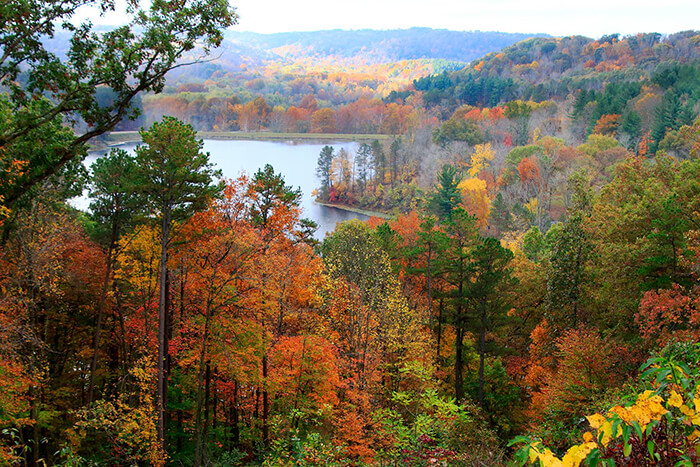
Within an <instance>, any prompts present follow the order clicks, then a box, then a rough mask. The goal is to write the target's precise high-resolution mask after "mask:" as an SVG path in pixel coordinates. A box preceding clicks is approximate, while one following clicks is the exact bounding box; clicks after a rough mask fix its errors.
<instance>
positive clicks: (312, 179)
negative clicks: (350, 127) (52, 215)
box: [73, 140, 368, 239]
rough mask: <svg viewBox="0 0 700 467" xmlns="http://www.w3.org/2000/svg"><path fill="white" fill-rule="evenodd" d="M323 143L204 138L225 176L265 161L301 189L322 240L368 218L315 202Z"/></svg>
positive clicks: (352, 146) (80, 203) (347, 145)
mask: <svg viewBox="0 0 700 467" xmlns="http://www.w3.org/2000/svg"><path fill="white" fill-rule="evenodd" d="M323 146H325V144H311V143H292V142H289V143H278V142H269V141H232V140H204V150H205V151H207V152H209V154H210V160H211V162H213V163H214V164H215V165H216V168H218V169H221V171H222V172H223V175H224V177H225V178H236V177H238V176H239V175H240V174H241V173H246V174H247V175H249V176H252V175H253V174H254V173H255V172H256V171H258V170H259V169H262V168H263V167H264V166H265V164H270V165H272V167H274V169H275V172H276V173H282V175H283V176H284V179H285V182H286V184H287V185H291V186H292V187H294V188H300V189H301V191H302V200H301V207H302V209H303V214H302V216H303V217H307V218H309V219H311V220H313V221H314V222H316V223H317V224H318V230H317V231H316V238H318V239H323V238H324V237H325V235H326V233H327V232H332V231H333V230H334V229H335V225H336V224H337V223H338V222H342V221H345V220H349V219H361V220H366V219H368V217H367V216H365V215H363V214H359V213H354V212H350V211H345V210H343V209H338V208H333V207H328V206H322V205H320V204H317V203H316V202H315V201H314V199H313V196H312V195H311V193H312V192H313V190H315V189H317V188H318V187H319V185H320V181H319V179H318V177H317V176H316V162H317V160H318V154H319V152H321V148H322V147H323ZM330 146H333V148H334V149H335V150H336V151H338V150H340V148H344V149H345V150H346V151H348V152H351V153H354V152H355V151H356V150H357V147H358V144H357V143H352V142H342V143H332V144H330ZM119 147H120V148H122V149H124V150H126V151H129V152H131V153H133V151H134V148H135V147H136V144H134V143H131V144H125V145H121V146H119ZM105 152H106V151H96V152H93V153H90V155H89V156H88V158H87V159H86V160H85V164H86V165H88V166H89V165H90V164H92V162H93V161H94V160H95V159H96V158H98V157H100V156H102V155H103V154H105ZM73 204H74V205H75V206H76V207H78V208H81V209H85V208H87V205H88V204H89V201H88V200H87V199H85V198H81V199H78V200H75V201H74V202H73Z"/></svg>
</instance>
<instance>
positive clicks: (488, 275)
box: [466, 237, 513, 407]
mask: <svg viewBox="0 0 700 467" xmlns="http://www.w3.org/2000/svg"><path fill="white" fill-rule="evenodd" d="M512 259H513V253H511V251H510V250H508V249H506V248H503V247H502V246H501V243H500V242H499V241H498V240H496V239H495V238H490V237H485V238H484V237H482V238H480V239H479V242H478V243H477V246H476V248H474V250H473V254H472V258H471V265H470V269H471V271H470V273H471V274H470V275H471V276H472V277H473V279H472V280H471V281H469V282H468V284H467V287H466V296H467V297H468V301H469V303H470V305H471V309H472V311H473V313H474V316H473V318H472V319H473V321H474V327H475V328H476V330H477V333H478V336H479V349H478V352H479V388H478V401H479V405H480V406H482V407H483V406H484V361H485V358H486V334H487V332H489V331H491V330H492V329H493V328H494V326H495V325H496V323H497V322H499V321H502V320H503V317H504V316H505V312H506V311H507V309H508V302H507V301H506V297H507V295H506V293H505V292H506V291H507V290H508V287H509V286H510V285H512V280H511V276H510V268H509V263H510V261H511V260H512Z"/></svg>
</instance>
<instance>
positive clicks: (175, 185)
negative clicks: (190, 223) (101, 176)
mask: <svg viewBox="0 0 700 467" xmlns="http://www.w3.org/2000/svg"><path fill="white" fill-rule="evenodd" d="M140 134H141V138H142V140H143V143H144V144H142V145H140V146H138V147H137V148H136V163H137V165H138V172H137V174H136V178H137V187H138V190H139V191H140V192H141V193H143V195H144V196H145V197H146V200H147V202H148V203H149V207H150V209H151V210H152V211H153V212H156V213H159V214H160V215H164V214H165V213H166V212H167V211H172V218H173V219H174V220H182V219H186V218H187V217H189V216H191V215H192V214H193V213H194V212H196V211H200V210H202V209H203V208H205V207H206V206H207V203H208V202H209V201H210V200H211V199H212V198H213V197H215V196H216V195H217V194H218V193H219V191H220V189H221V187H220V186H218V185H212V179H213V177H215V176H219V175H220V172H218V171H215V170H214V169H213V166H212V164H211V163H210V162H209V154H208V153H204V152H202V147H203V146H204V143H203V142H202V140H197V134H196V132H195V131H194V129H193V128H192V127H191V126H190V125H186V124H184V123H182V122H180V121H179V120H177V119H175V118H173V117H164V118H163V121H162V122H160V123H154V124H153V126H152V127H151V129H150V130H148V131H146V130H142V131H141V132H140Z"/></svg>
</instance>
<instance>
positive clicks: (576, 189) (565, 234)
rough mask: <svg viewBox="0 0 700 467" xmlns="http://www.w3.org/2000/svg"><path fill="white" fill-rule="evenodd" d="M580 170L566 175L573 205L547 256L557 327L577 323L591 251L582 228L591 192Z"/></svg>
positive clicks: (550, 307) (549, 302)
mask: <svg viewBox="0 0 700 467" xmlns="http://www.w3.org/2000/svg"><path fill="white" fill-rule="evenodd" d="M587 182H588V181H587V180H586V179H585V177H584V176H582V175H580V174H574V175H573V176H572V177H571V178H570V179H569V184H570V186H571V187H572V191H573V194H574V196H573V201H574V203H573V204H574V205H573V206H572V209H571V211H570V215H569V218H568V219H567V221H566V223H565V224H564V226H563V227H562V228H561V230H560V231H559V233H558V235H557V237H556V239H555V241H554V245H553V247H552V252H551V255H550V258H549V262H550V266H551V270H550V274H549V281H548V283H547V291H548V295H547V311H548V313H549V314H550V316H551V317H552V320H551V321H552V322H553V323H556V325H558V326H560V329H559V330H560V331H562V330H565V329H569V328H575V327H577V326H578V324H579V322H580V319H581V318H582V316H581V308H582V301H583V300H584V298H585V295H584V293H583V288H584V285H585V283H586V280H585V275H584V274H585V266H586V261H587V260H588V258H589V256H590V254H591V249H592V246H591V241H590V238H589V235H588V234H587V232H586V230H585V225H586V223H587V221H588V219H589V218H590V211H591V196H592V195H591V192H590V189H589V188H588V187H587V186H586V184H587Z"/></svg>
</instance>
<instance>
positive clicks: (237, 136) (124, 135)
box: [94, 131, 392, 146]
mask: <svg viewBox="0 0 700 467" xmlns="http://www.w3.org/2000/svg"><path fill="white" fill-rule="evenodd" d="M197 134H198V135H199V137H200V138H203V139H223V140H226V139H229V140H242V141H278V142H286V141H297V142H310V143H319V144H322V143H336V142H340V141H357V142H358V143H371V142H372V141H374V140H375V139H376V140H379V141H380V142H387V141H390V140H391V138H392V136H391V135H354V134H332V133H272V132H258V133H246V132H242V131H200V132H198V133H197ZM140 140H141V139H140V138H139V134H138V132H137V131H113V132H112V133H109V134H107V135H105V136H104V137H102V139H101V142H104V144H105V145H106V146H112V145H116V144H121V143H132V142H139V141H140ZM94 146H98V145H94Z"/></svg>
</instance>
